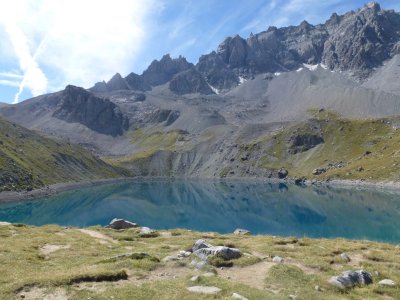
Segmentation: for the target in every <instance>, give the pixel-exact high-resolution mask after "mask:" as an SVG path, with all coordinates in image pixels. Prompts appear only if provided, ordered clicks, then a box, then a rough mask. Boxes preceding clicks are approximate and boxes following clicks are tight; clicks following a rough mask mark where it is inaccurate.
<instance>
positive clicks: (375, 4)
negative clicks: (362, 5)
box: [366, 1, 381, 11]
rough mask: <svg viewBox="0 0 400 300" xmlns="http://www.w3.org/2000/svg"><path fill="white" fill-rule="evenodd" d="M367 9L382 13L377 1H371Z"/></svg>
mask: <svg viewBox="0 0 400 300" xmlns="http://www.w3.org/2000/svg"><path fill="white" fill-rule="evenodd" d="M366 7H367V8H369V9H372V10H374V11H380V10H381V6H380V5H379V3H378V2H375V1H371V2H369V3H368V4H367V5H366Z"/></svg>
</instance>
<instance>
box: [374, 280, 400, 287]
mask: <svg viewBox="0 0 400 300" xmlns="http://www.w3.org/2000/svg"><path fill="white" fill-rule="evenodd" d="M378 284H379V285H383V286H396V283H395V282H394V281H393V280H391V279H383V280H381V281H379V282H378Z"/></svg>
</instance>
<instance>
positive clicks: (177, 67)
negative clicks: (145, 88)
mask: <svg viewBox="0 0 400 300" xmlns="http://www.w3.org/2000/svg"><path fill="white" fill-rule="evenodd" d="M192 67H193V64H191V63H189V62H187V60H186V58H184V57H182V56H179V57H178V58H175V59H172V58H171V56H170V55H169V54H167V55H164V56H163V57H162V58H161V60H160V61H158V60H154V61H153V62H152V63H151V64H150V66H149V67H148V68H147V69H146V70H145V71H144V72H143V74H142V78H143V80H144V81H145V82H146V83H147V84H149V85H151V86H157V85H160V84H164V83H166V82H168V81H170V80H171V79H172V78H173V77H174V75H176V74H178V73H180V72H182V71H186V70H188V69H190V68H192Z"/></svg>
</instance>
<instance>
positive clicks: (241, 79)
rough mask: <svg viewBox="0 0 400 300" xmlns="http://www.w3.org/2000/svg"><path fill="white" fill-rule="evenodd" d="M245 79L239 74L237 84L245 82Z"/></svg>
mask: <svg viewBox="0 0 400 300" xmlns="http://www.w3.org/2000/svg"><path fill="white" fill-rule="evenodd" d="M246 81H247V79H246V78H244V77H242V76H239V85H241V84H242V83H245V82H246Z"/></svg>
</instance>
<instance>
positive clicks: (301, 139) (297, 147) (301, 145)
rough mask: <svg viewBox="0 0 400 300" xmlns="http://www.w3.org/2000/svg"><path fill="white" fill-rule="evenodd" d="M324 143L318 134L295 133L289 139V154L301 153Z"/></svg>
mask: <svg viewBox="0 0 400 300" xmlns="http://www.w3.org/2000/svg"><path fill="white" fill-rule="evenodd" d="M322 143H324V139H323V137H322V136H320V135H318V134H296V135H294V136H292V137H291V138H290V140H289V150H288V152H289V153H290V154H296V153H301V152H304V151H307V150H310V149H312V148H314V147H315V146H317V145H319V144H322Z"/></svg>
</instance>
